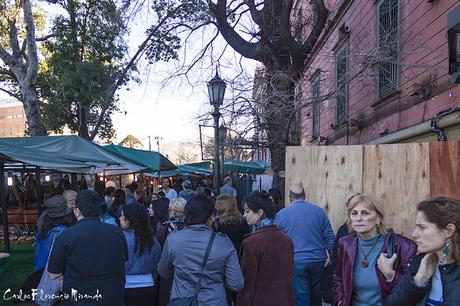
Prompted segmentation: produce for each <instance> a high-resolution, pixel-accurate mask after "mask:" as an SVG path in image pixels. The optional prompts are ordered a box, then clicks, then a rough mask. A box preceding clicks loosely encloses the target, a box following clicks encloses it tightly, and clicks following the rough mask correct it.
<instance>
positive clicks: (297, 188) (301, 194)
mask: <svg viewBox="0 0 460 306" xmlns="http://www.w3.org/2000/svg"><path fill="white" fill-rule="evenodd" d="M289 200H290V201H291V203H292V202H294V201H296V200H305V190H304V189H303V187H302V185H301V184H295V185H293V186H291V188H289Z"/></svg>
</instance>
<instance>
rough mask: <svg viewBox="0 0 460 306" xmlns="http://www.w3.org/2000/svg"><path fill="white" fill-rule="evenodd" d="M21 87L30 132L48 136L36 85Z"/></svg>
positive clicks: (32, 134) (35, 134)
mask: <svg viewBox="0 0 460 306" xmlns="http://www.w3.org/2000/svg"><path fill="white" fill-rule="evenodd" d="M19 89H20V91H21V95H22V103H23V105H24V111H25V113H26V118H27V125H28V127H29V134H30V135H31V136H46V135H47V133H46V129H45V125H44V124H43V121H42V116H41V114H40V104H39V100H38V96H37V91H36V90H35V87H34V86H33V85H30V84H27V85H25V86H20V88H19Z"/></svg>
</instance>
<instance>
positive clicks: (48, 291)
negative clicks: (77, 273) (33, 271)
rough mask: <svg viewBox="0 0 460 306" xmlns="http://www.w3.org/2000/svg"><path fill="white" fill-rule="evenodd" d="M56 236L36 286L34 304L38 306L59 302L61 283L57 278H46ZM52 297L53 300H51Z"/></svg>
mask: <svg viewBox="0 0 460 306" xmlns="http://www.w3.org/2000/svg"><path fill="white" fill-rule="evenodd" d="M55 240H56V235H54V238H53V242H52V243H51V248H50V253H49V254H48V260H47V261H46V266H45V269H44V270H43V274H42V277H41V279H40V283H39V284H38V286H37V292H38V295H37V298H36V299H35V301H34V302H35V303H36V304H37V305H39V306H51V305H53V304H54V303H56V301H57V300H59V294H60V292H61V282H60V280H59V278H56V279H50V278H49V276H48V263H49V261H50V256H51V252H52V251H53V246H54V241H55ZM53 297H54V298H53Z"/></svg>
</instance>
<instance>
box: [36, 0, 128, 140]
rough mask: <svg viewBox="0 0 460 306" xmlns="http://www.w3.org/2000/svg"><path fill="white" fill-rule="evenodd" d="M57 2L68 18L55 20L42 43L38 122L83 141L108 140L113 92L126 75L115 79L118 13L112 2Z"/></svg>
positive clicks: (120, 43) (119, 64) (121, 27)
mask: <svg viewBox="0 0 460 306" xmlns="http://www.w3.org/2000/svg"><path fill="white" fill-rule="evenodd" d="M59 3H60V4H61V5H62V7H63V8H64V9H65V10H66V11H67V13H68V15H67V14H66V15H65V16H64V15H61V16H58V17H56V18H55V20H54V22H53V27H52V32H53V34H54V38H53V39H52V40H49V41H47V42H46V43H45V45H44V46H45V49H46V52H45V56H46V63H45V64H44V65H43V67H42V68H43V69H42V71H41V79H40V83H39V85H40V88H41V95H42V97H43V98H44V100H45V103H44V104H43V113H44V122H45V124H46V126H47V128H48V129H49V130H53V131H56V132H59V131H61V130H62V129H63V128H64V127H65V126H68V127H69V128H70V129H71V130H72V131H74V132H78V134H79V135H80V136H81V137H84V138H90V139H94V137H95V136H96V135H99V137H100V138H102V139H108V138H110V137H111V136H112V135H113V133H114V130H113V126H112V121H111V115H112V114H113V112H115V111H117V97H116V96H115V95H114V94H113V92H114V91H113V89H114V87H117V88H118V87H119V86H120V85H122V84H125V83H126V82H127V81H128V79H129V75H130V74H129V70H128V71H127V72H126V73H125V74H123V75H121V74H122V71H123V68H124V66H125V65H126V64H127V63H126V61H125V55H126V52H127V47H126V42H125V41H124V34H125V33H126V27H125V24H124V22H123V18H122V15H121V13H120V10H119V8H117V6H116V3H115V2H114V1H112V0H86V1H76V0H68V1H61V2H59ZM132 67H133V66H132ZM132 67H131V68H132ZM120 79H121V82H120ZM115 90H116V89H115Z"/></svg>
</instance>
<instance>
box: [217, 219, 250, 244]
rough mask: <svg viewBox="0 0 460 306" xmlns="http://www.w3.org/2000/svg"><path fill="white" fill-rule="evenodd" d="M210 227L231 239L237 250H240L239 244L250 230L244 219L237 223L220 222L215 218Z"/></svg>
mask: <svg viewBox="0 0 460 306" xmlns="http://www.w3.org/2000/svg"><path fill="white" fill-rule="evenodd" d="M212 227H213V228H214V230H215V231H216V232H219V233H223V234H225V235H227V237H228V238H230V240H231V241H232V243H233V246H234V247H235V250H236V251H237V252H240V249H241V244H242V243H243V240H244V238H245V236H246V235H247V234H249V233H250V232H251V231H250V229H249V225H248V224H247V222H246V220H243V221H241V223H239V224H220V223H219V220H218V219H216V220H215V221H214V222H213V224H212Z"/></svg>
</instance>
